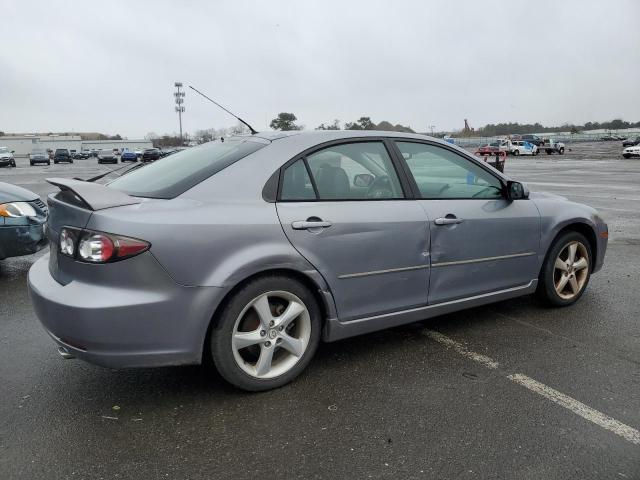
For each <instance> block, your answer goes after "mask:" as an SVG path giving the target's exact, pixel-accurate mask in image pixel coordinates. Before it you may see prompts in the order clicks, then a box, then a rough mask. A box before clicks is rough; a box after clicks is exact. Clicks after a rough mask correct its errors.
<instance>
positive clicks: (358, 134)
mask: <svg viewBox="0 0 640 480" xmlns="http://www.w3.org/2000/svg"><path fill="white" fill-rule="evenodd" d="M366 137H386V138H397V139H414V140H430V141H432V142H436V143H440V144H443V145H448V146H453V144H451V143H449V142H445V141H444V140H441V139H439V138H433V137H429V136H428V135H423V134H420V133H405V132H389V131H382V130H293V131H284V132H282V131H273V132H258V133H256V134H254V135H237V136H234V137H231V138H235V139H240V138H242V139H250V138H256V139H261V140H267V141H269V142H274V143H278V144H281V143H286V144H290V145H291V147H292V148H296V149H297V148H300V149H303V150H306V149H307V148H311V147H314V146H316V145H320V144H322V143H325V142H330V141H333V140H343V139H345V140H348V139H349V138H366Z"/></svg>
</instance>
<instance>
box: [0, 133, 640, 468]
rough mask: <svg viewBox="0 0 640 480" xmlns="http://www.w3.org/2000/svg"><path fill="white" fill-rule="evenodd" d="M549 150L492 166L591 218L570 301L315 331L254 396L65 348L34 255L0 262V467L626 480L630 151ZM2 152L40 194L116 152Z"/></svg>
mask: <svg viewBox="0 0 640 480" xmlns="http://www.w3.org/2000/svg"><path fill="white" fill-rule="evenodd" d="M568 147H570V148H571V149H572V150H571V151H567V153H566V154H565V155H564V156H557V155H553V156H547V155H545V154H542V155H540V156H538V157H533V158H531V157H518V158H509V159H508V160H507V165H506V173H507V174H510V175H512V176H513V177H514V178H516V179H519V180H522V181H524V182H527V183H528V185H529V186H530V188H531V190H545V191H550V192H553V193H557V194H561V195H564V196H566V197H568V198H570V199H573V200H576V201H580V202H584V203H587V204H590V205H592V206H594V207H596V208H598V209H599V210H600V212H601V214H602V215H603V216H604V218H605V219H606V220H607V221H608V223H609V229H610V242H609V250H608V252H607V257H606V260H605V267H604V269H603V270H602V272H600V273H598V274H597V275H595V276H594V277H593V278H592V280H591V283H590V285H589V288H588V291H587V292H586V294H585V295H584V297H583V298H582V300H581V301H580V302H579V303H578V304H577V305H575V306H573V307H570V308H567V309H562V310H555V309H553V310H552V309H546V308H543V307H542V306H540V305H539V304H538V303H537V302H536V301H535V299H533V298H530V297H525V298H520V299H515V300H510V301H506V302H502V303H498V304H494V305H489V306H486V307H481V308H476V309H473V310H468V311H464V312H460V313H456V314H452V315H447V316H443V317H440V318H437V319H432V320H429V321H424V322H421V323H416V324H412V325H408V326H405V327H400V328H395V329H392V330H388V331H383V332H377V333H374V334H370V335H366V336H362V337H358V338H353V339H348V340H344V341H341V342H336V343H332V344H325V345H322V346H321V348H320V350H319V352H318V354H317V356H316V358H315V360H314V361H313V362H312V363H311V365H310V368H308V370H307V371H306V372H305V373H304V374H303V375H302V376H301V377H300V378H299V379H298V380H297V381H295V382H294V383H293V384H291V385H289V386H287V387H284V388H281V389H279V390H276V391H272V392H266V393H260V394H246V393H243V392H240V391H237V390H234V389H233V388H231V387H229V386H228V385H226V384H225V383H224V382H223V381H222V380H221V379H220V378H219V377H218V376H217V375H216V374H215V373H213V372H211V371H209V370H207V369H205V368H200V367H179V368H162V369H153V370H125V371H112V370H109V369H104V368H101V367H96V366H92V365H88V364H86V363H83V362H81V361H77V360H75V361H64V360H62V359H61V358H60V357H59V356H58V355H57V353H56V352H55V348H54V344H53V342H52V341H51V340H50V339H49V338H48V336H47V335H46V334H45V332H44V331H43V329H42V328H41V327H40V325H39V323H38V321H37V320H36V318H35V316H34V313H33V310H32V308H31V305H30V303H29V299H28V295H27V289H26V275H27V271H28V269H29V267H30V265H31V264H32V263H33V261H34V260H35V259H36V258H37V257H38V256H39V255H42V254H43V253H40V254H38V255H34V256H28V257H22V258H15V259H8V260H5V261H2V262H0V287H2V288H0V380H1V383H2V385H1V387H0V472H4V473H1V474H0V477H2V478H7V479H40V478H42V479H55V478H91V479H99V478H109V479H111V478H136V479H139V478H153V479H157V478H177V479H184V478H189V479H213V478H236V479H242V478H256V477H258V476H260V477H261V478H305V479H306V478H331V479H334V478H456V479H457V478H465V479H466V478H470V479H471V478H478V479H484V478H505V479H512V478H517V479H534V478H535V479H540V478H544V479H574V478H575V479H585V478H592V479H604V478H612V479H634V478H635V479H638V478H640V433H639V432H638V430H640V326H639V324H638V319H639V318H640V301H639V300H638V296H639V294H640V286H639V282H638V281H639V279H640V214H639V213H638V212H639V209H640V208H639V207H640V188H639V185H640V160H624V159H623V158H622V157H621V154H620V153H621V150H622V149H621V147H620V144H619V142H615V143H597V144H596V143H594V144H575V145H569V146H568ZM17 163H18V167H17V168H15V169H3V170H0V180H1V181H6V182H10V183H15V184H17V185H20V186H24V187H26V188H28V189H30V190H33V191H35V192H37V193H38V194H40V195H41V196H45V195H46V194H47V193H49V192H51V191H54V190H55V189H54V188H53V187H51V186H49V185H48V184H46V183H45V182H44V179H45V178H46V177H55V176H65V177H82V178H87V177H90V176H92V175H96V174H98V173H99V172H100V171H106V170H107V169H113V168H115V166H112V165H101V166H98V165H97V162H96V160H95V159H90V160H76V161H75V163H74V164H73V165H64V164H61V165H51V166H50V167H46V166H37V167H30V166H29V164H28V160H26V159H18V160H17ZM119 166H120V165H118V167H119ZM636 435H637V436H636Z"/></svg>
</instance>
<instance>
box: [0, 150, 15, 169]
mask: <svg viewBox="0 0 640 480" xmlns="http://www.w3.org/2000/svg"><path fill="white" fill-rule="evenodd" d="M13 153H14V151H13V150H9V149H8V148H7V147H0V167H15V166H16V159H15V158H14V157H13Z"/></svg>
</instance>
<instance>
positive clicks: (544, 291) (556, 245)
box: [537, 232, 592, 307]
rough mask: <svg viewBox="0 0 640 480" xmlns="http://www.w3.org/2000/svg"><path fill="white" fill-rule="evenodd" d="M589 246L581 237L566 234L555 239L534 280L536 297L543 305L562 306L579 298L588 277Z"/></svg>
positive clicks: (589, 273)
mask: <svg viewBox="0 0 640 480" xmlns="http://www.w3.org/2000/svg"><path fill="white" fill-rule="evenodd" d="M591 255H592V253H591V246H590V245H589V242H588V241H587V239H586V238H585V236H584V235H582V234H581V233H578V232H566V233H564V234H563V235H561V236H560V237H558V238H557V239H556V240H555V241H554V242H553V244H552V245H551V248H550V249H549V252H548V253H547V258H546V259H545V262H544V265H543V266H542V271H541V272H540V277H539V279H538V292H537V293H538V295H539V296H540V297H541V298H542V300H543V301H545V302H546V303H547V304H550V305H552V306H555V307H565V306H568V305H572V304H574V303H575V302H576V301H578V299H579V298H580V297H581V296H582V294H583V293H584V291H585V289H586V288H587V284H588V283H589V278H590V277H591V258H592V257H591Z"/></svg>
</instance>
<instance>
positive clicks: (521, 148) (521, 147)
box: [511, 140, 538, 156]
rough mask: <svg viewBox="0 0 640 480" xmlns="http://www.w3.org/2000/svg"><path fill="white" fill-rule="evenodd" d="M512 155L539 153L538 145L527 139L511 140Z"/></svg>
mask: <svg viewBox="0 0 640 480" xmlns="http://www.w3.org/2000/svg"><path fill="white" fill-rule="evenodd" d="M511 155H516V156H517V155H538V147H537V146H536V145H534V144H533V143H530V142H527V141H525V140H514V141H512V142H511Z"/></svg>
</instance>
